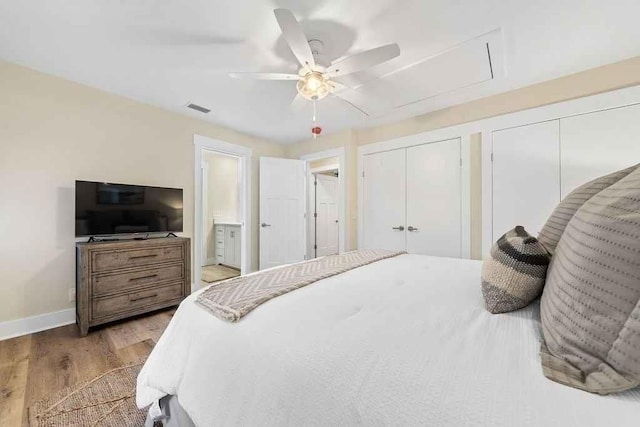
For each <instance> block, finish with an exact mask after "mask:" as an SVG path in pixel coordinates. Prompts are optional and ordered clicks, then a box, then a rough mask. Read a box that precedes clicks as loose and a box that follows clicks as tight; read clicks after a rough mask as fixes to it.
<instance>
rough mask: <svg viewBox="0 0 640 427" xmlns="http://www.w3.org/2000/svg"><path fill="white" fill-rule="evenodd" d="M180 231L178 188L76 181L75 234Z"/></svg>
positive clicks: (179, 197) (180, 213)
mask: <svg viewBox="0 0 640 427" xmlns="http://www.w3.org/2000/svg"><path fill="white" fill-rule="evenodd" d="M180 231H182V189H181V188H163V187H146V186H142V185H126V184H112V183H107V182H91V181H76V237H81V236H98V235H111V234H131V233H156V232H167V233H170V232H180Z"/></svg>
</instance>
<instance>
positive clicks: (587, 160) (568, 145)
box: [560, 104, 640, 197]
mask: <svg viewBox="0 0 640 427" xmlns="http://www.w3.org/2000/svg"><path fill="white" fill-rule="evenodd" d="M560 141H561V146H562V197H565V196H566V195H567V194H569V193H570V192H571V191H572V190H573V189H574V188H576V187H579V186H580V185H582V184H584V183H585V182H588V181H590V180H592V179H594V178H597V177H599V176H602V175H606V174H608V173H611V172H615V171H618V170H620V169H624V168H626V167H629V166H632V165H635V164H637V163H640V105H637V104H636V105H631V106H628V107H621V108H614V109H611V110H605V111H598V112H595V113H589V114H583V115H580V116H574V117H567V118H565V119H561V120H560Z"/></svg>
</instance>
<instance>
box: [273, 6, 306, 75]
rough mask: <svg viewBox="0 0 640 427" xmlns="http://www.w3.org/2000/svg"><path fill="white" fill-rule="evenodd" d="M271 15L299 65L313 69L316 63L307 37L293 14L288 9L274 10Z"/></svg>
mask: <svg viewBox="0 0 640 427" xmlns="http://www.w3.org/2000/svg"><path fill="white" fill-rule="evenodd" d="M273 13H274V14H275V15H276V20H277V21H278V25H280V29H281V30H282V35H283V36H284V39H285V40H286V41H287V44H288V45H289V48H290V49H291V52H293V54H294V55H295V56H296V58H297V59H298V61H299V62H300V64H301V65H302V66H303V67H311V68H313V67H315V65H316V62H315V60H314V59H313V53H311V48H310V47H309V42H308V41H307V36H305V34H304V31H302V27H301V26H300V23H299V22H298V20H297V19H296V17H295V16H293V13H291V11H290V10H288V9H275V10H274V11H273Z"/></svg>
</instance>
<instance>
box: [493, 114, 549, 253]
mask: <svg viewBox="0 0 640 427" xmlns="http://www.w3.org/2000/svg"><path fill="white" fill-rule="evenodd" d="M559 202H560V133H559V121H558V120H552V121H548V122H542V123H534V124H531V125H527V126H519V127H515V128H511V129H504V130H500V131H495V132H493V233H492V234H493V236H492V237H493V241H496V240H497V239H498V238H500V236H502V235H503V234H504V233H506V232H507V231H509V230H510V229H512V228H513V227H515V226H516V225H522V226H523V227H524V228H525V229H526V230H527V231H528V232H529V234H531V235H533V236H537V234H538V232H539V231H540V229H541V228H542V226H543V225H544V223H545V222H546V221H547V218H548V217H549V215H551V212H552V211H553V209H554V208H555V207H556V205H557V204H558V203H559Z"/></svg>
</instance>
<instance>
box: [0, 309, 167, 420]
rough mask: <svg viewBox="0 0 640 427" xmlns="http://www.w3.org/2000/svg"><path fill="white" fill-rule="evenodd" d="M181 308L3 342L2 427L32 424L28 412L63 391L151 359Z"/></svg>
mask: <svg viewBox="0 0 640 427" xmlns="http://www.w3.org/2000/svg"><path fill="white" fill-rule="evenodd" d="M174 312H175V308H172V309H169V310H164V311H160V312H156V313H153V314H150V315H146V316H140V317H137V318H134V319H131V320H125V321H121V322H117V323H112V324H109V325H105V326H104V327H101V328H100V327H98V328H94V329H92V330H91V331H90V332H89V335H87V336H86V337H84V338H83V337H80V334H79V332H78V328H77V326H76V325H68V326H63V327H60V328H55V329H50V330H48V331H43V332H38V333H36V334H31V335H25V336H23V337H18V338H13V339H10V340H5V341H0V425H1V426H3V427H4V426H8V427H12V426H21V425H23V426H27V425H28V419H29V413H28V408H29V407H30V406H31V405H32V404H33V403H34V402H36V401H37V400H40V399H42V398H44V397H46V396H48V395H50V394H53V393H55V392H57V391H59V390H60V389H62V388H64V387H67V386H71V385H73V384H76V383H77V382H80V381H85V380H89V379H91V378H94V377H96V376H98V375H100V374H101V373H103V372H106V371H108V370H110V369H113V368H117V367H120V366H125V365H129V364H131V363H135V362H137V361H139V360H144V359H146V358H147V356H148V355H149V353H150V352H151V350H152V349H153V346H154V345H155V343H156V342H157V341H158V339H159V338H160V335H162V332H163V331H164V329H165V328H166V327H167V325H168V324H169V321H170V320H171V317H172V316H173V313H174Z"/></svg>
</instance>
